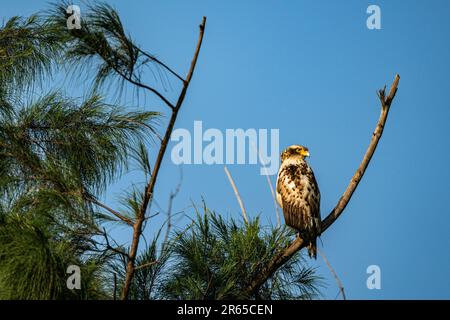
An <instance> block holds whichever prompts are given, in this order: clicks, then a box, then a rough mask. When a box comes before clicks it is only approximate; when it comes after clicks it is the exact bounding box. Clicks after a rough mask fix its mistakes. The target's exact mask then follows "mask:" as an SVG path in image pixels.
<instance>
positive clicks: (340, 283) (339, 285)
mask: <svg viewBox="0 0 450 320" xmlns="http://www.w3.org/2000/svg"><path fill="white" fill-rule="evenodd" d="M317 252H319V254H320V256H321V257H322V259H323V261H325V263H326V264H327V266H328V269H330V271H331V274H332V275H333V277H334V278H335V279H336V283H337V285H338V287H339V292H340V293H341V294H342V299H344V300H347V299H346V297H345V292H344V286H343V284H342V282H341V280H340V279H339V277H338V275H337V273H336V272H335V271H334V269H333V267H332V266H331V264H330V262H329V261H328V259H327V257H326V256H325V254H323V253H322V251H321V250H319V248H317Z"/></svg>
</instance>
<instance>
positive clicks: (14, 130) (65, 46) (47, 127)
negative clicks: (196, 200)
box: [0, 2, 320, 300]
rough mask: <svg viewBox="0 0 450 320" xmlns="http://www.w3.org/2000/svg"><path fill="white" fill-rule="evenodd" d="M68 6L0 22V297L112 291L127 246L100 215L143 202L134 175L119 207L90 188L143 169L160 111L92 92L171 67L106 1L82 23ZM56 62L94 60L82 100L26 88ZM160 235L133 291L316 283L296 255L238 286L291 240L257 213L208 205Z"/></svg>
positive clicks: (202, 293) (285, 287)
mask: <svg viewBox="0 0 450 320" xmlns="http://www.w3.org/2000/svg"><path fill="white" fill-rule="evenodd" d="M68 5H69V3H68V2H59V3H58V4H55V5H54V6H53V8H54V9H53V10H52V11H51V12H50V13H49V14H47V15H46V16H39V15H34V16H32V17H30V18H28V19H24V18H21V17H14V18H12V19H10V20H8V21H7V22H6V23H5V24H4V25H3V26H2V27H0V69H1V70H2V72H1V73H0V299H109V298H112V295H113V292H115V293H116V294H117V295H119V294H120V291H121V289H122V286H123V283H124V279H125V270H126V265H127V264H128V262H129V261H128V260H129V258H128V255H127V252H128V248H124V246H123V245H118V244H117V243H116V242H115V241H114V240H113V239H111V238H110V235H109V233H108V232H107V231H106V230H105V226H108V223H110V222H112V221H115V222H117V221H118V220H117V217H119V218H118V219H119V220H120V218H121V217H122V218H123V217H125V219H124V220H126V219H129V220H131V221H132V220H133V219H134V217H135V216H136V215H137V214H139V213H140V209H141V204H142V199H143V189H142V188H137V187H136V186H134V185H133V187H132V188H130V189H129V190H128V192H127V194H126V195H125V196H124V197H123V204H124V205H123V210H122V211H121V212H119V213H118V212H116V211H114V210H113V209H111V208H108V207H107V206H105V205H102V204H101V203H99V202H98V200H97V199H98V198H99V196H101V195H102V194H103V193H105V191H107V190H108V187H109V185H110V184H111V183H112V182H113V181H115V179H118V178H119V177H120V176H121V174H122V173H124V172H126V170H128V169H129V165H130V164H131V163H132V162H136V163H137V164H138V166H139V169H140V170H141V171H142V172H143V174H145V175H146V178H148V177H149V176H150V175H151V165H150V160H149V159H150V157H149V150H148V146H149V142H152V141H153V139H154V137H155V136H157V132H156V125H157V120H158V119H159V117H160V114H159V113H157V112H153V111H136V110H135V111H131V110H130V109H129V108H125V107H124V106H122V105H118V104H109V103H107V102H106V101H105V99H104V98H103V97H102V96H101V94H100V93H99V92H100V89H101V88H102V86H103V85H104V83H105V82H106V81H107V80H114V79H116V80H118V81H119V82H120V83H119V85H120V87H119V88H122V86H123V85H124V83H125V81H126V82H127V83H131V84H133V85H134V87H135V88H145V89H147V90H150V91H151V92H153V93H155V94H157V95H158V94H159V93H158V92H157V91H156V90H154V89H153V88H152V87H148V86H146V85H144V84H143V83H141V73H142V72H143V70H144V68H145V67H150V66H151V65H153V66H155V67H156V68H155V70H156V71H157V72H158V74H159V75H160V78H161V79H163V78H164V77H162V73H161V70H165V71H169V72H171V73H172V74H173V75H175V76H177V75H176V74H175V73H174V72H173V71H172V70H171V69H169V68H168V67H167V66H165V65H164V64H163V63H162V62H160V61H159V60H157V59H156V58H155V57H154V56H152V55H151V54H149V53H147V52H145V51H143V50H142V49H140V48H139V47H138V46H137V45H136V44H135V43H134V42H133V41H132V40H131V37H130V36H129V35H127V34H126V32H125V31H124V27H123V25H122V23H121V20H120V18H119V15H118V14H117V12H116V11H115V10H114V9H113V8H112V7H110V6H109V5H106V4H97V3H96V4H93V5H89V6H88V10H87V11H86V12H85V13H83V16H82V19H83V20H82V24H81V25H82V28H81V29H80V30H75V29H74V30H68V29H67V25H66V19H67V13H66V8H67V6H68ZM62 62H64V63H65V64H64V65H65V66H67V65H72V66H73V68H74V69H73V70H72V74H77V72H75V70H77V69H81V70H84V71H86V72H87V73H88V74H89V73H90V70H91V69H92V68H93V69H94V70H95V75H94V84H95V85H94V87H93V89H92V90H91V92H90V94H88V95H87V97H86V98H85V99H75V98H72V97H68V96H66V95H65V94H64V91H63V90H59V91H53V92H50V93H48V94H42V95H38V94H36V92H32V91H31V90H29V89H30V88H33V86H34V85H36V84H41V83H42V82H43V80H51V77H52V76H53V74H54V72H55V71H56V70H57V69H58V68H59V64H61V63H62ZM152 72H153V71H152ZM178 78H180V77H178ZM47 84H49V81H48V82H46V85H47ZM119 91H120V90H117V88H114V92H119ZM166 103H167V102H166ZM109 209H111V210H109ZM105 210H106V211H105ZM117 213H118V214H117ZM113 216H114V217H113ZM147 221H148V219H147V220H146V222H147ZM161 229H162V228H161ZM160 234H161V230H160V231H159V232H158V233H157V234H156V235H155V237H154V238H153V239H152V241H151V242H150V243H149V244H147V243H146V248H145V249H144V250H142V251H141V252H139V255H138V257H137V258H136V261H135V265H136V271H135V276H134V279H133V282H132V286H131V290H130V298H131V299H142V300H145V299H231V298H254V299H278V298H282V299H310V298H313V297H316V296H317V294H318V285H320V281H319V280H320V279H319V277H317V275H316V274H315V270H314V269H311V268H309V267H307V266H306V263H305V261H304V260H303V258H302V256H301V255H300V254H297V255H295V256H294V257H293V258H292V259H291V260H290V261H289V262H288V263H286V264H285V265H283V267H281V268H280V269H279V270H278V271H277V272H276V273H275V274H274V275H273V276H272V277H271V278H270V279H269V280H268V281H267V282H266V283H265V284H264V285H263V286H262V287H261V288H260V289H259V291H258V292H257V293H256V294H255V295H254V296H252V297H245V296H243V293H242V292H243V288H245V287H246V285H247V284H248V283H249V282H250V281H251V279H252V277H253V276H254V275H255V274H258V273H259V272H260V271H261V269H262V268H263V266H264V265H266V264H267V262H268V261H270V260H271V259H272V258H273V257H274V256H275V255H276V254H277V253H278V252H279V251H280V250H282V249H283V248H284V247H285V246H286V245H287V243H288V242H289V241H290V239H291V237H292V234H291V233H290V232H289V231H288V230H286V229H279V228H272V227H267V228H263V227H262V226H261V225H260V223H259V219H255V220H252V221H250V222H249V223H248V224H242V223H238V222H236V221H235V220H233V219H229V220H224V219H223V218H222V217H220V216H219V215H217V214H215V213H213V212H210V211H209V210H207V209H206V208H205V213H204V215H200V214H198V213H197V220H196V221H195V223H194V224H193V225H191V226H190V227H188V228H187V229H185V230H183V231H179V232H176V233H174V234H172V235H170V237H169V234H168V235H167V237H164V240H162V239H161V238H160ZM69 265H78V266H79V267H80V268H81V274H82V277H81V279H82V290H80V291H72V290H68V289H67V287H66V280H67V277H68V274H66V270H67V267H68V266H69ZM113 274H115V275H116V277H117V283H116V284H114V281H113Z"/></svg>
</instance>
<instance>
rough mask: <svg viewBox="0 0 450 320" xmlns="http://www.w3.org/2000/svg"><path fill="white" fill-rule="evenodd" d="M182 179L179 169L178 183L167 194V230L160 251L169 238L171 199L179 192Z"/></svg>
mask: <svg viewBox="0 0 450 320" xmlns="http://www.w3.org/2000/svg"><path fill="white" fill-rule="evenodd" d="M182 181H183V171H182V170H181V169H180V181H179V182H178V185H177V187H176V189H175V191H174V192H171V193H170V196H169V206H168V208H167V230H166V234H165V235H164V242H163V246H162V251H164V249H165V247H166V245H167V243H168V240H169V235H170V229H171V228H172V205H173V200H174V199H175V197H176V196H177V195H178V193H179V192H180V189H181V183H182Z"/></svg>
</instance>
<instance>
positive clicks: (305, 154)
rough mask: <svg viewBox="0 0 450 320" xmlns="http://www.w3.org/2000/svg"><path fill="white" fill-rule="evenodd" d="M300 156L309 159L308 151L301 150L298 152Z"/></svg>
mask: <svg viewBox="0 0 450 320" xmlns="http://www.w3.org/2000/svg"><path fill="white" fill-rule="evenodd" d="M300 154H301V155H302V156H304V157H309V151H308V150H305V149H302V151H300Z"/></svg>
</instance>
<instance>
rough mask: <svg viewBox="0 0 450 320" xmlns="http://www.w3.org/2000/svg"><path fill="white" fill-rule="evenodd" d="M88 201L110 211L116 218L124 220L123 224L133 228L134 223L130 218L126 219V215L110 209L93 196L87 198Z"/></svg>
mask: <svg viewBox="0 0 450 320" xmlns="http://www.w3.org/2000/svg"><path fill="white" fill-rule="evenodd" d="M86 200H88V201H90V202H92V203H93V204H95V205H97V206H99V207H101V208H103V209H105V210H107V211H109V212H110V213H112V214H113V215H114V216H115V217H116V218H118V219H120V220H122V221H123V222H125V223H126V224H128V225H130V226H132V225H133V221H131V219H130V218H127V217H125V216H124V215H122V214H120V213H119V212H118V211H116V210H114V209H112V208H110V207H108V206H107V205H106V204H103V203H101V202H100V201H98V200H97V199H96V198H94V197H92V196H88V197H87V198H86Z"/></svg>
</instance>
